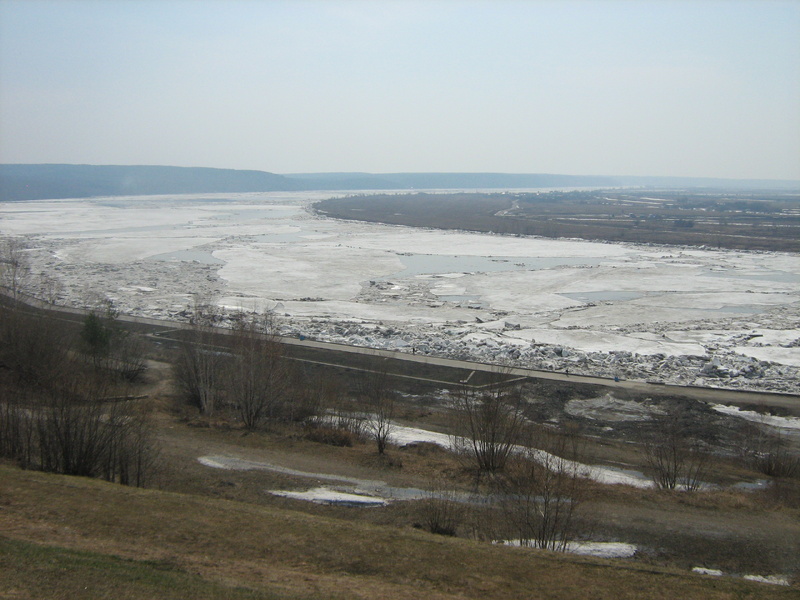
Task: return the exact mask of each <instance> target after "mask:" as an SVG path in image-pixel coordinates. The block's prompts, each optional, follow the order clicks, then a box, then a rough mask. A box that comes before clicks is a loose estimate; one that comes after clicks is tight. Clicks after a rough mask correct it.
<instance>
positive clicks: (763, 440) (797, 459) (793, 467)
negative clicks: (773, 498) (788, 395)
mask: <svg viewBox="0 0 800 600" xmlns="http://www.w3.org/2000/svg"><path fill="white" fill-rule="evenodd" d="M741 450H742V455H743V457H744V459H745V461H746V462H747V464H748V465H749V466H750V467H751V468H753V469H755V470H756V471H758V472H759V473H763V474H764V475H767V476H768V477H774V478H778V479H780V478H792V477H797V476H800V455H798V454H797V452H793V451H792V447H791V445H790V444H789V441H788V440H787V438H786V436H785V434H783V433H782V432H781V431H780V429H775V428H771V427H769V426H768V425H766V424H763V423H757V424H752V425H751V426H750V427H748V428H747V429H746V433H745V435H744V437H743V439H742V444H741Z"/></svg>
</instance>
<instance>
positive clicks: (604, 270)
mask: <svg viewBox="0 0 800 600" xmlns="http://www.w3.org/2000/svg"><path fill="white" fill-rule="evenodd" d="M332 195H333V194H331V193H322V192H320V193H309V192H303V193H285V192H282V193H265V194H226V195H216V194H209V195H186V196H149V197H130V198H93V199H76V200H53V201H33V202H14V203H0V235H2V236H24V237H25V238H27V241H28V243H29V245H30V247H31V250H30V251H28V255H29V258H30V261H31V263H32V265H33V271H34V272H35V273H38V274H45V275H46V282H44V281H45V280H44V279H43V278H42V277H31V278H30V279H29V280H28V281H27V282H26V287H27V288H28V289H29V290H30V291H33V292H37V293H38V294H39V295H43V296H47V297H56V296H57V301H58V302H59V303H62V304H68V305H80V306H84V305H91V304H92V303H93V302H96V301H97V299H98V298H101V297H103V296H105V297H108V298H110V299H112V300H113V301H114V303H115V305H116V306H117V308H118V309H120V310H121V311H122V312H125V313H129V314H131V315H140V316H149V317H156V318H169V319H183V318H186V316H187V314H189V312H190V311H191V307H192V306H193V305H194V304H195V301H196V299H200V300H207V299H211V300H213V301H214V302H215V303H217V304H219V305H220V306H224V307H228V308H231V309H237V310H238V309H245V310H273V311H275V313H276V314H277V315H279V316H280V317H281V322H282V327H283V332H284V333H286V334H287V335H300V334H302V335H305V336H307V337H310V338H316V339H322V340H330V341H337V342H343V343H349V344H356V345H367V346H372V347H380V348H389V349H398V350H402V351H407V352H411V351H412V350H413V351H416V352H418V353H422V354H425V353H430V354H437V355H444V356H453V357H462V358H472V359H476V360H481V361H490V362H494V361H497V362H504V363H507V362H513V363H515V364H519V365H524V366H531V367H535V368H544V369H553V370H562V369H567V368H568V369H569V370H570V371H571V372H575V373H587V374H595V375H606V376H619V377H623V378H629V379H650V378H653V377H657V378H659V379H661V380H664V381H668V382H676V383H689V384H699V385H711V386H719V387H730V388H743V389H756V390H780V391H790V392H795V393H796V392H798V391H800V377H798V374H799V371H800V256H798V255H794V254H785V253H769V252H743V251H720V250H713V249H697V248H686V247H665V246H642V245H629V244H618V243H600V242H586V241H579V240H549V239H540V238H526V237H514V236H501V235H492V234H479V233H467V232H459V231H438V230H428V229H414V228H407V227H397V226H388V225H379V224H369V223H357V222H341V221H335V220H331V219H325V218H321V217H319V216H316V215H314V214H312V213H311V212H309V211H308V210H307V207H308V206H309V205H310V203H311V202H313V201H315V200H319V199H322V198H326V197H330V196H332ZM43 282H44V283H43ZM54 282H55V284H54ZM37 290H38V291H37Z"/></svg>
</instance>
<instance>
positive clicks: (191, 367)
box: [173, 304, 225, 415]
mask: <svg viewBox="0 0 800 600" xmlns="http://www.w3.org/2000/svg"><path fill="white" fill-rule="evenodd" d="M215 314H216V313H215V312H214V311H213V310H211V309H207V308H206V307H205V305H202V304H198V305H197V306H196V307H195V310H194V317H193V319H192V322H191V324H190V325H191V326H190V329H189V330H187V339H186V340H185V341H184V342H183V343H182V344H181V347H180V351H179V352H178V356H177V357H176V358H175V360H174V363H173V372H174V375H175V380H176V381H177V383H178V387H179V388H180V390H181V391H182V392H183V395H184V396H185V398H186V399H187V400H188V401H189V403H190V404H192V405H194V406H196V407H197V409H198V410H199V411H200V413H201V414H203V415H212V414H213V413H214V410H215V408H216V404H217V401H218V400H219V398H220V396H221V393H222V388H223V381H222V379H223V376H222V374H223V368H222V367H223V360H224V358H225V355H224V354H223V353H222V352H221V351H220V350H219V349H218V348H216V347H215V346H214V345H213V341H214V340H213V333H214V332H213V322H214V320H215V319H214V315H215Z"/></svg>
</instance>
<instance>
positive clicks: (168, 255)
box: [149, 250, 225, 265]
mask: <svg viewBox="0 0 800 600" xmlns="http://www.w3.org/2000/svg"><path fill="white" fill-rule="evenodd" d="M149 258H150V259H151V260H163V261H167V262H196V263H200V264H203V265H224V264H225V261H224V260H222V259H219V258H216V257H215V256H214V255H213V254H212V253H211V252H209V251H208V250H175V251H174V252H164V253H163V254H154V255H153V256H150V257H149Z"/></svg>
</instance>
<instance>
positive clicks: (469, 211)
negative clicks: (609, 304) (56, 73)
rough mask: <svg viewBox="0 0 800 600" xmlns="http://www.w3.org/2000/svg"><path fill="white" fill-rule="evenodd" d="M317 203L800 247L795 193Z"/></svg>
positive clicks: (524, 230) (754, 246)
mask: <svg viewBox="0 0 800 600" xmlns="http://www.w3.org/2000/svg"><path fill="white" fill-rule="evenodd" d="M315 207H316V209H317V210H319V211H320V212H321V213H323V214H325V215H328V216H331V217H336V218H341V219H352V220H357V221H371V222H380V223H391V224H395V225H407V226H412V227H434V228H438V229H463V230H467V231H483V232H489V231H491V232H495V233H503V234H511V235H535V236H542V237H549V238H580V239H585V240H606V241H615V242H633V243H654V244H669V245H688V246H710V247H714V248H730V249H739V250H775V251H783V252H798V251H800V195H798V194H797V193H796V192H795V193H785V194H778V193H776V192H758V191H755V192H725V191H706V192H699V191H680V190H668V191H662V190H648V191H638V190H626V191H616V190H603V191H590V192H580V191H579V192H550V193H546V192H542V193H512V192H505V193H490V194H479V193H458V194H423V193H416V194H413V193H412V194H379V195H373V196H352V197H346V198H336V199H331V200H324V201H322V202H318V203H317V204H316V205H315Z"/></svg>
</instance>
